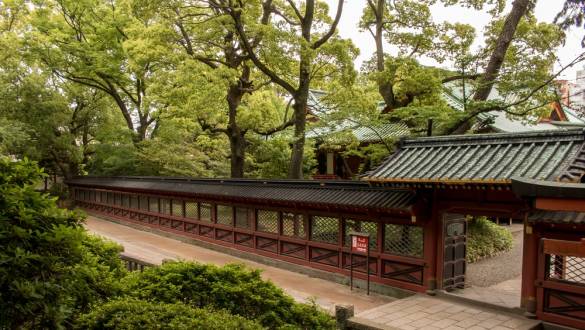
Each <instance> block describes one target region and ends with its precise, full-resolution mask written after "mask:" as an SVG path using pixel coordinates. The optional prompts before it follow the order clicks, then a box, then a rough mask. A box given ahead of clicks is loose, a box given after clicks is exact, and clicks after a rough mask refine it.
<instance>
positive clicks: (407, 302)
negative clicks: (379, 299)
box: [356, 295, 540, 330]
mask: <svg viewBox="0 0 585 330" xmlns="http://www.w3.org/2000/svg"><path fill="white" fill-rule="evenodd" d="M356 319H366V320H368V321H370V322H374V323H376V324H379V325H380V326H379V328H381V329H401V330H414V329H425V330H427V329H428V330H435V329H447V330H462V329H470V330H485V329H504V330H510V329H534V328H537V327H538V325H539V324H540V322H539V321H536V320H531V319H527V318H524V317H523V316H521V315H516V314H508V313H504V312H500V311H496V310H491V309H487V308H482V307H475V306H467V305H463V304H461V303H456V302H453V301H450V300H445V299H441V298H437V297H431V296H425V295H414V296H412V297H408V298H404V299H400V300H396V301H394V302H391V303H388V304H385V305H382V306H379V307H376V308H373V309H370V310H367V311H365V312H361V313H358V314H357V315H356Z"/></svg>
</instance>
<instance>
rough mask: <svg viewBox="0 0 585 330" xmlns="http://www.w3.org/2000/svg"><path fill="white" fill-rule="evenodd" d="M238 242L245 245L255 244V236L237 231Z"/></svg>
mask: <svg viewBox="0 0 585 330" xmlns="http://www.w3.org/2000/svg"><path fill="white" fill-rule="evenodd" d="M235 243H236V244H238V245H243V246H250V247H252V246H254V236H253V235H250V234H244V233H236V242H235Z"/></svg>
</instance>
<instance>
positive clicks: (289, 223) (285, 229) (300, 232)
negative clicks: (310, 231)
mask: <svg viewBox="0 0 585 330" xmlns="http://www.w3.org/2000/svg"><path fill="white" fill-rule="evenodd" d="M306 232H307V231H306V230H305V221H304V219H303V215H302V214H296V213H290V212H282V234H283V235H285V236H290V237H297V238H305V236H306Z"/></svg>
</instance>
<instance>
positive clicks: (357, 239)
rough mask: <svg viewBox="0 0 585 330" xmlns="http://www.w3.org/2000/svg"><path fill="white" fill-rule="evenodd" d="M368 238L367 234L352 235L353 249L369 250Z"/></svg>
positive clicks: (355, 250)
mask: <svg viewBox="0 0 585 330" xmlns="http://www.w3.org/2000/svg"><path fill="white" fill-rule="evenodd" d="M368 240H369V238H368V237H367V236H352V237H351V250H352V251H354V252H362V253H366V252H368V243H369V242H368Z"/></svg>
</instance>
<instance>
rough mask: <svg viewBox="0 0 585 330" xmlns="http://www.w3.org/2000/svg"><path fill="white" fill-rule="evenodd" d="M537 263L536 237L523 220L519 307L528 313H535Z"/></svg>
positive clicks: (530, 227)
mask: <svg viewBox="0 0 585 330" xmlns="http://www.w3.org/2000/svg"><path fill="white" fill-rule="evenodd" d="M537 261H538V235H537V233H535V232H534V228H533V227H532V225H531V224H529V223H528V221H527V215H526V216H525V219H524V246H523V251H522V290H521V299H520V307H522V308H524V309H525V310H526V311H527V312H529V313H535V312H536V286H535V281H536V278H537V273H536V272H537V269H538V266H537V263H538V262H537Z"/></svg>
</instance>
